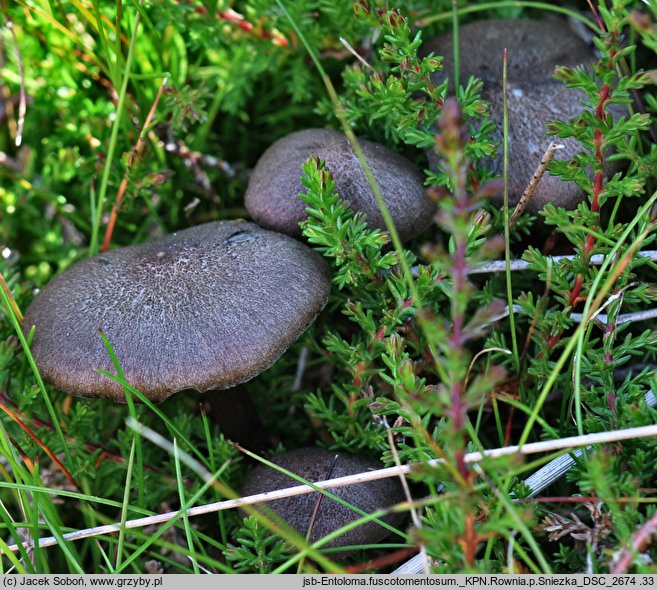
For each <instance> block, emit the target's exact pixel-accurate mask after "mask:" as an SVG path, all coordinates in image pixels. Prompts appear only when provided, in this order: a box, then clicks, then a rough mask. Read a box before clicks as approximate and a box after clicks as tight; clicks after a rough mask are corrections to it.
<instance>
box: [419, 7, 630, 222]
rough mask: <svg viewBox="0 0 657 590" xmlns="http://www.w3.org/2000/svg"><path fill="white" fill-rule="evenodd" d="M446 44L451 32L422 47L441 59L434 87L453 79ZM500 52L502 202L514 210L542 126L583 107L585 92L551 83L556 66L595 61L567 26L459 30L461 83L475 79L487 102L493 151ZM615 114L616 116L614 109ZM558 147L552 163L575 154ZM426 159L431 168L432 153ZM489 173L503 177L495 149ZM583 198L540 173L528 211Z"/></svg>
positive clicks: (522, 23)
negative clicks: (505, 128) (504, 145)
mask: <svg viewBox="0 0 657 590" xmlns="http://www.w3.org/2000/svg"><path fill="white" fill-rule="evenodd" d="M452 45H453V35H452V33H451V32H450V33H445V34H444V35H441V36H439V37H437V38H436V39H434V40H432V41H430V42H429V43H428V44H427V51H431V52H433V53H435V54H436V55H441V56H444V60H443V66H444V67H443V71H442V72H440V74H438V75H436V78H437V81H440V79H441V78H442V77H444V76H448V77H450V79H453V75H452V73H453V71H454V61H453V49H452ZM505 49H506V51H507V55H508V65H507V105H508V113H509V116H508V121H509V143H508V144H509V200H510V202H511V203H512V204H514V205H515V204H516V203H517V201H518V200H519V198H520V197H521V196H522V194H523V192H524V191H525V189H526V188H527V185H528V184H529V182H530V181H531V179H532V176H533V175H534V172H535V171H536V169H537V167H538V166H539V164H540V162H541V158H542V157H543V154H544V153H545V151H546V149H547V148H548V146H549V144H550V141H551V138H549V137H548V136H547V134H546V132H545V125H546V123H548V122H549V121H552V120H555V119H560V120H564V121H568V120H569V119H572V118H573V117H576V116H578V115H579V114H580V112H581V109H582V107H581V103H580V101H581V99H582V98H584V94H583V93H582V92H581V91H580V90H577V89H573V88H566V87H565V86H564V85H563V84H561V83H559V82H557V81H555V80H554V79H553V76H554V70H555V67H556V66H576V65H580V64H590V63H592V62H594V61H595V55H594V53H593V51H592V50H591V48H590V47H589V46H588V45H587V44H586V43H585V42H584V41H583V40H582V39H581V38H580V37H578V36H577V35H576V34H575V33H574V32H573V31H572V30H571V29H570V28H569V27H568V25H567V23H565V22H561V21H560V20H556V19H555V20H551V19H543V20H541V21H537V20H529V19H518V20H484V21H476V22H473V23H469V24H466V25H464V26H463V27H461V29H460V31H459V55H460V67H459V69H460V79H461V80H467V79H468V78H469V77H470V76H475V77H477V78H480V79H481V80H482V81H483V82H484V91H483V95H482V98H484V99H485V100H487V101H489V102H490V109H491V110H490V117H491V120H492V121H493V122H494V123H495V125H496V131H495V133H494V136H493V139H494V141H496V142H499V143H500V145H501V142H502V140H503V135H502V120H503V100H504V96H503V89H502V59H503V53H504V50H505ZM615 114H619V110H618V108H616V109H615ZM558 142H559V143H561V144H562V145H563V149H561V150H559V151H558V152H557V157H558V159H562V160H570V159H571V158H572V157H573V156H575V155H576V154H577V152H578V151H579V150H580V146H579V144H578V142H577V141H576V140H574V139H572V138H568V139H563V140H562V139H559V140H558ZM427 155H428V157H429V160H430V163H431V164H432V165H435V162H436V155H435V154H434V153H433V151H431V152H428V154H427ZM491 170H492V172H493V173H494V174H496V175H501V174H502V172H503V157H502V150H501V149H499V150H498V155H497V157H496V158H495V160H494V161H493V162H492V165H491ZM613 171H615V168H614V164H607V169H606V173H607V174H609V173H611V172H613ZM585 197H586V195H585V193H584V191H582V190H581V189H580V188H579V187H577V185H576V184H575V183H573V182H565V181H563V180H561V179H560V178H558V177H556V176H550V175H549V174H544V175H543V177H542V178H541V180H540V182H539V183H538V186H537V187H536V190H535V192H534V194H533V197H532V199H531V201H530V202H529V205H528V207H527V210H528V211H529V212H531V213H537V212H538V211H540V210H542V209H543V207H544V206H545V205H546V204H547V203H552V204H554V205H555V206H560V207H565V208H567V209H573V208H575V207H576V206H577V204H578V203H580V202H581V201H582V200H584V198H585Z"/></svg>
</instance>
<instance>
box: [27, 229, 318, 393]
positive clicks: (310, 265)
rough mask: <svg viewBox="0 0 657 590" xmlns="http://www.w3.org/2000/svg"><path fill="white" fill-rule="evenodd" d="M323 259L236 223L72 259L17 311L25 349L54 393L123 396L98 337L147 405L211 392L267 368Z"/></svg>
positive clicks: (313, 293)
mask: <svg viewBox="0 0 657 590" xmlns="http://www.w3.org/2000/svg"><path fill="white" fill-rule="evenodd" d="M329 290H330V277H329V271H328V267H327V265H326V263H325V262H324V260H323V259H322V258H321V256H319V255H318V254H317V253H316V252H314V251H313V250H311V249H310V248H308V247H306V246H305V245H303V244H301V243H299V242H297V241H296V240H293V239H291V238H288V237H287V236H282V235H280V234H277V233H274V232H270V231H266V230H264V229H262V228H260V227H258V226H257V225H255V224H252V223H246V222H243V221H220V222H214V223H208V224H204V225H200V226H197V227H193V228H191V229H187V230H184V231H180V232H178V233H174V234H172V235H170V236H167V237H164V238H162V239H159V240H156V241H153V242H149V243H146V244H142V245H138V246H130V247H127V248H119V249H117V250H113V251H110V252H108V253H105V254H100V255H98V256H94V257H93V258H89V259H87V260H83V261H82V262H79V263H78V264H76V265H75V266H73V267H72V268H70V269H69V270H67V271H66V272H64V273H62V274H61V275H60V276H58V277H57V278H55V279H54V280H53V281H51V282H50V283H49V284H48V285H47V286H46V287H45V289H44V290H43V291H42V292H41V293H39V295H37V297H36V298H35V300H34V301H33V302H32V304H31V305H30V307H29V308H28V310H27V313H26V315H25V322H24V330H25V333H26V334H27V333H28V332H29V330H30V329H31V327H32V326H33V325H34V326H35V328H36V329H35V333H34V339H33V342H32V353H33V354H34V357H35V359H36V362H37V365H38V367H39V370H40V372H41V374H42V376H43V377H44V379H46V381H48V382H50V383H52V384H53V385H54V386H56V387H57V388H59V389H62V390H64V391H67V392H69V393H72V394H74V395H79V396H85V397H110V398H113V399H115V400H119V401H122V400H124V399H125V398H124V394H123V391H122V388H121V387H120V385H118V384H117V383H116V382H114V381H113V380H112V379H109V378H108V377H106V376H103V375H101V374H99V373H98V372H97V369H104V370H106V371H110V372H112V373H114V372H115V369H114V366H113V365H112V362H111V360H110V357H109V355H108V352H107V349H106V348H105V346H104V344H103V342H102V339H101V337H100V335H99V330H102V331H103V332H104V333H105V334H106V335H107V337H108V339H109V341H110V343H111V344H112V347H113V349H114V351H115V352H116V355H117V357H118V360H119V362H120V364H121V368H122V370H123V372H124V374H125V377H126V379H127V381H128V382H129V383H130V384H132V385H133V386H134V387H136V388H137V389H138V390H140V391H141V392H142V393H144V394H145V395H146V396H148V397H149V398H150V399H152V400H154V401H160V400H163V399H165V398H167V397H168V396H170V395H171V394H173V393H175V392H176V391H180V390H182V389H196V390H199V391H205V390H207V389H212V388H217V389H223V388H227V387H231V386H233V385H236V384H238V383H242V382H245V381H248V380H249V379H251V378H253V377H255V376H256V375H257V374H258V373H260V372H261V371H263V370H264V369H266V368H268V367H269V366H270V365H272V364H273V363H274V361H276V360H277V359H278V358H279V356H280V355H281V354H282V353H283V352H284V351H285V350H286V349H287V347H288V346H290V344H292V343H293V342H294V341H295V340H296V339H297V338H298V337H299V336H300V335H301V333H302V332H303V331H304V330H305V329H306V328H307V327H308V325H309V324H310V323H311V322H312V321H313V320H314V319H315V317H316V316H317V314H318V313H319V312H320V311H321V310H322V308H323V307H324V305H325V304H326V300H327V298H328V294H329Z"/></svg>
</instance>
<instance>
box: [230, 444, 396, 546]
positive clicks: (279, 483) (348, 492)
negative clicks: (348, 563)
mask: <svg viewBox="0 0 657 590" xmlns="http://www.w3.org/2000/svg"><path fill="white" fill-rule="evenodd" d="M336 455H337V456H338V457H337V460H336V461H335V463H334V458H335V456H336ZM271 461H272V462H273V463H275V464H276V465H279V466H281V467H283V468H284V469H286V470H288V471H291V472H292V473H295V474H296V475H299V476H301V477H303V478H304V479H306V480H307V481H311V482H316V481H323V480H326V479H335V478H338V477H343V476H346V475H352V474H354V473H362V472H365V471H369V470H372V469H381V468H382V467H383V465H381V463H379V462H378V461H372V460H370V459H365V458H363V457H359V456H357V455H350V454H346V453H342V452H337V453H336V452H334V451H327V450H325V449H319V448H315V447H305V448H301V449H295V450H293V451H287V452H285V453H281V454H280V455H277V456H276V457H274V458H273V459H272V460H271ZM329 473H330V477H329ZM295 485H299V482H298V481H296V480H294V479H292V478H291V477H288V476H287V475H284V474H282V473H280V472H279V471H276V470H275V469H273V468H271V467H268V466H267V465H258V466H257V467H256V468H255V469H254V470H253V471H252V472H251V473H250V474H249V476H248V477H247V479H246V481H245V482H244V485H243V486H242V489H241V493H242V495H244V496H246V495H252V494H260V493H263V492H268V491H271V490H278V489H282V488H286V487H291V486H295ZM330 492H331V493H333V494H335V495H336V496H338V497H339V498H341V499H342V500H345V501H346V502H349V503H350V504H352V505H353V506H356V507H358V508H360V509H361V510H363V511H364V512H366V513H367V514H370V513H372V512H374V511H376V510H380V509H382V508H386V507H388V506H392V505H393V504H397V503H399V502H402V501H403V500H404V494H403V490H402V488H401V485H400V483H399V480H398V479H397V478H388V479H380V480H377V481H371V482H366V483H359V484H355V485H350V486H344V487H339V488H333V489H331V490H330ZM317 499H318V494H317V493H311V494H305V495H302V496H293V497H290V498H283V499H281V500H274V501H272V502H267V507H268V508H270V509H271V510H273V511H275V512H276V513H278V515H279V516H280V517H281V518H282V519H283V520H285V521H286V522H287V523H288V524H289V525H290V526H291V527H292V528H294V529H295V530H297V531H298V532H299V533H300V534H301V535H304V536H305V535H306V533H307V532H308V527H309V525H310V521H311V517H312V514H313V511H314V509H315V505H316V504H317ZM358 518H360V515H359V514H358V513H356V512H354V511H353V510H351V509H350V508H347V507H346V506H343V505H342V504H338V503H337V502H336V501H334V500H331V499H330V498H328V497H324V498H323V499H322V503H321V506H320V510H319V513H318V514H317V518H316V520H315V523H314V525H313V530H312V535H311V537H310V541H311V542H314V541H317V540H318V539H321V538H322V537H325V536H326V535H328V534H329V533H332V532H333V531H336V530H337V529H339V528H341V527H343V526H345V525H347V524H349V523H350V522H352V521H354V520H357V519H358ZM403 519H404V514H403V513H393V514H389V515H387V516H385V517H384V518H383V519H382V520H383V521H385V522H387V523H388V524H390V525H392V526H399V525H400V524H401V523H402V521H403ZM388 534H389V531H388V530H387V529H384V528H383V527H382V526H380V525H378V524H376V523H373V522H369V523H366V524H364V525H361V526H359V527H357V528H355V529H352V530H350V531H349V532H347V533H345V534H344V535H341V536H340V537H338V538H337V539H335V540H333V541H330V542H329V543H327V544H326V545H324V547H326V548H329V547H344V546H347V545H360V544H368V543H377V542H379V541H381V540H382V539H385V538H386V537H387V536H388Z"/></svg>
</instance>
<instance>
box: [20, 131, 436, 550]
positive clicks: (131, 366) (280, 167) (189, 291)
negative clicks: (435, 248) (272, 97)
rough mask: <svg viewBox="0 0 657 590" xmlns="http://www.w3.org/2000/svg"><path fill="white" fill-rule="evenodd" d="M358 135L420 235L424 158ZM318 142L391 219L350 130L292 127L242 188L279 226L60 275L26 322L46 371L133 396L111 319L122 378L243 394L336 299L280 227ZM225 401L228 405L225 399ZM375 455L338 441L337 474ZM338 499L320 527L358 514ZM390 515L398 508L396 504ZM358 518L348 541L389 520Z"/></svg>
mask: <svg viewBox="0 0 657 590" xmlns="http://www.w3.org/2000/svg"><path fill="white" fill-rule="evenodd" d="M362 148H363V151H364V152H365V157H366V159H367V161H368V164H369V166H370V167H371V169H372V171H373V173H374V175H375V177H376V180H377V183H378V184H379V186H380V188H381V190H382V194H383V196H384V199H385V201H386V204H387V206H388V207H389V209H390V211H391V214H392V218H393V221H394V222H395V224H396V225H397V226H398V229H399V232H400V234H401V236H402V239H410V238H412V237H414V236H416V235H417V234H419V233H420V232H421V231H423V230H424V229H426V228H427V226H428V225H429V224H430V222H431V213H432V206H431V205H430V204H429V201H428V200H427V198H426V196H425V193H424V189H423V185H422V175H421V173H420V171H419V170H418V169H416V168H415V167H414V166H413V165H412V164H411V163H410V162H408V161H407V160H405V159H404V158H402V157H401V156H399V155H397V154H395V153H393V152H391V151H390V150H388V149H387V148H384V147H383V146H379V145H376V144H374V143H371V142H367V141H364V140H363V141H362ZM310 156H319V157H321V158H323V159H325V160H326V161H327V163H328V167H329V169H330V171H331V172H332V173H333V176H334V178H335V180H336V184H337V186H338V190H339V191H340V193H341V195H342V196H343V197H344V198H346V199H347V200H348V201H349V202H350V203H351V205H352V206H353V207H354V208H356V209H358V210H361V211H363V212H364V213H366V214H367V216H368V220H369V222H370V224H371V225H373V226H375V227H380V228H382V229H384V222H383V218H382V217H381V215H380V213H379V209H378V206H377V203H376V200H375V198H374V195H373V194H372V191H371V190H370V188H369V185H368V183H367V181H366V179H365V176H364V175H363V173H362V171H361V167H360V164H359V162H358V160H357V158H356V157H355V156H354V154H353V152H352V151H351V148H350V147H349V144H348V142H347V140H346V137H345V136H344V135H342V134H340V133H338V132H335V131H328V130H322V129H313V130H308V131H304V132H299V133H295V134H293V135H291V136H289V137H287V138H284V139H283V140H280V141H279V142H277V143H276V144H275V145H274V146H272V147H271V148H270V149H269V150H268V151H267V153H266V154H265V155H264V156H263V157H262V159H261V161H260V162H259V163H258V165H257V166H256V168H255V170H254V171H253V176H252V178H251V182H250V184H249V189H248V193H247V197H246V201H247V207H248V209H249V211H250V213H251V215H252V217H253V218H254V219H255V220H257V221H258V222H259V223H260V224H262V225H263V226H265V227H267V228H272V229H274V230H276V231H270V230H269V229H265V228H263V227H261V226H260V225H256V224H254V223H249V222H245V221H217V222H213V223H206V224H203V225H199V226H196V227H192V228H190V229H186V230H183V231H179V232H176V233H173V234H171V235H169V236H166V237H163V238H160V239H157V240H154V241H151V242H148V243H145V244H141V245H137V246H129V247H125V248H117V249H115V250H112V251H110V252H107V253H102V254H99V255H97V256H94V257H92V258H89V259H87V260H83V261H81V262H79V263H77V264H76V265H74V266H73V267H72V268H70V269H68V270H67V271H65V272H63V273H62V274H61V275H59V276H58V277H56V278H55V279H54V280H53V281H51V282H50V283H49V284H48V285H47V286H46V287H45V288H44V289H43V291H41V292H40V293H39V294H38V295H37V296H36V297H35V299H34V300H33V301H32V303H31V304H30V306H29V307H28V309H27V312H26V314H25V320H24V324H23V329H24V332H25V334H26V335H27V334H29V333H31V331H32V330H33V329H34V334H33V339H32V343H31V348H32V354H33V356H34V358H35V361H36V363H37V366H38V368H39V371H40V372H41V375H42V376H43V378H44V379H45V380H46V381H47V382H49V383H51V384H52V385H54V386H55V387H57V388H58V389H61V390H63V391H66V392H68V393H71V394H73V395H77V396H82V397H105V398H110V399H113V400H116V401H125V393H124V388H123V386H122V385H121V384H120V383H119V382H117V381H115V380H113V379H111V378H109V377H107V376H106V375H105V374H103V373H114V371H115V367H114V366H113V363H112V360H111V355H110V351H109V350H107V346H106V344H105V342H104V340H103V338H101V337H100V334H99V332H102V333H103V334H104V335H105V336H106V340H107V341H108V342H109V343H110V345H111V348H112V350H113V352H114V353H115V356H116V358H117V359H118V362H119V364H120V367H121V371H122V373H123V376H124V377H125V380H126V381H127V382H128V383H129V384H130V385H131V386H132V387H134V388H136V389H137V390H138V391H140V392H141V393H142V394H144V395H145V396H146V397H147V398H148V399H150V400H152V401H155V402H160V401H163V400H165V399H166V398H168V397H169V396H171V395H172V394H174V393H176V392H178V391H181V390H186V389H193V390H197V391H202V392H203V391H208V390H216V389H224V390H230V391H232V395H230V396H227V400H228V401H229V404H228V406H229V407H234V406H235V404H236V403H240V402H239V401H237V402H236V398H240V397H246V393H243V392H242V391H241V390H240V389H236V388H235V386H237V385H239V384H242V383H244V382H246V381H249V380H250V379H252V378H253V377H255V376H256V375H257V374H259V373H260V372H261V371H264V370H265V369H267V368H268V367H269V366H271V365H272V364H273V363H274V362H275V361H276V360H277V359H278V358H279V357H280V356H281V355H282V354H283V352H284V351H285V350H286V349H287V348H288V347H289V346H290V345H291V344H292V343H293V342H294V341H295V340H296V339H297V338H298V337H299V336H300V335H301V333H302V332H303V331H304V330H305V329H306V328H307V327H308V326H309V325H310V324H311V323H312V322H313V321H314V320H315V318H316V317H317V315H318V314H319V313H320V312H321V310H322V309H323V307H324V306H325V304H326V302H327V300H328V296H329V291H330V284H331V279H330V273H329V269H328V265H327V264H326V262H325V261H324V259H323V258H322V257H321V256H320V255H319V254H318V253H317V252H315V251H314V250H312V249H310V248H309V247H308V246H306V245H305V244H303V243H302V242H300V241H298V240H296V239H294V238H293V237H289V236H288V235H284V233H287V234H290V235H292V236H298V235H299V233H300V232H299V227H298V226H299V222H300V221H301V220H303V219H304V218H305V208H304V205H303V202H302V201H301V199H300V198H299V197H298V194H299V192H300V191H301V190H302V189H303V187H302V186H301V184H300V182H299V177H300V175H301V165H302V164H303V163H304V162H305V161H306V160H307V159H308V158H309V157H310ZM280 232H283V233H280ZM231 388H232V389H231ZM217 395H219V394H217ZM247 401H248V400H247ZM240 405H241V404H240ZM216 410H218V411H220V412H221V409H220V407H219V405H218V406H217V408H216ZM230 414H231V416H229V417H228V420H232V421H233V422H239V423H240V424H233V425H231V426H236V427H238V428H236V429H233V430H232V432H238V431H239V432H243V431H244V429H245V428H244V426H245V425H246V429H248V428H249V426H248V425H249V424H253V419H254V416H253V412H252V411H251V409H250V408H249V407H247V406H244V407H242V408H241V412H230ZM236 414H237V415H236ZM222 419H223V420H224V423H225V418H222ZM226 431H231V429H230V428H228V429H226ZM263 438H264V437H263V436H260V438H259V439H257V442H254V443H253V444H254V445H255V446H256V448H257V449H258V450H262V448H264V447H265V446H266V442H265V441H264V440H263ZM249 440H252V441H255V440H256V439H253V438H250V439H249ZM328 455H331V454H330V453H328V452H327V451H322V450H319V449H312V450H310V451H308V450H301V451H291V452H290V453H288V454H286V455H285V456H282V457H281V458H280V460H281V461H282V463H281V464H282V465H285V466H286V467H289V468H292V469H295V471H297V472H298V473H299V475H301V476H302V477H305V478H308V479H312V480H315V479H322V478H323V476H324V475H325V467H326V465H325V463H326V462H325V459H326V457H327V456H328ZM374 467H379V465H375V464H373V463H371V462H369V461H368V460H365V459H361V458H358V457H353V456H346V455H342V454H341V455H340V456H339V461H338V463H337V465H336V466H335V471H334V476H339V475H345V474H348V473H354V472H357V471H363V470H365V469H368V468H374ZM279 479H280V478H279ZM249 481H250V483H247V484H246V487H245V493H250V492H249V491H254V490H255V489H256V488H258V489H260V490H263V489H271V488H272V487H276V485H277V482H276V479H275V478H273V479H272V477H271V474H267V475H263V473H262V470H257V469H256V470H255V471H254V472H253V474H252V475H251V477H250V480H249ZM280 483H281V485H280V486H279V487H282V485H283V482H282V480H280ZM339 493H340V495H341V497H344V498H345V500H347V501H349V502H350V503H352V504H354V505H356V506H358V507H359V508H361V509H362V510H375V509H378V508H381V507H383V506H388V505H391V504H394V503H395V502H397V501H398V500H399V499H400V498H401V495H400V494H401V492H400V488H399V486H398V484H397V483H396V482H393V483H391V482H390V481H387V482H384V483H382V484H377V485H374V486H365V487H363V486H353V487H346V488H343V489H341V490H340V491H339ZM281 502H283V504H277V505H276V506H277V507H283V506H284V505H285V506H291V507H292V511H291V512H290V511H289V510H286V509H283V508H281V514H282V516H283V518H286V519H288V518H289V519H290V520H291V524H292V526H294V527H296V528H303V526H304V523H306V522H307V520H308V519H309V518H310V515H311V513H312V510H310V511H308V510H306V508H308V506H307V505H306V504H303V502H301V503H298V502H292V503H291V504H288V503H285V502H284V501H281ZM332 504H335V503H331V502H327V503H326V504H325V507H324V508H323V510H322V513H321V517H320V519H319V521H318V522H317V526H316V527H315V529H314V530H315V537H314V538H317V537H318V536H324V535H326V534H327V533H329V532H331V531H332V530H335V529H336V528H338V527H340V526H343V525H344V524H346V523H348V522H350V520H353V518H354V517H355V516H354V513H353V511H350V510H345V508H344V507H343V506H340V505H337V504H336V505H332ZM389 520H390V522H393V521H394V522H398V521H399V517H398V516H396V517H390V519H389ZM358 531H360V532H359V533H358V535H356V536H354V534H353V533H350V534H346V535H344V536H343V537H341V538H340V539H339V540H338V541H339V544H345V543H347V544H349V543H359V542H375V541H377V540H379V539H381V538H383V537H384V536H385V535H387V533H388V531H387V530H386V529H384V528H382V527H380V526H379V525H374V524H368V525H364V526H362V527H359V528H358ZM361 535H364V537H363V536H361ZM334 545H335V543H334V544H332V545H331V546H334Z"/></svg>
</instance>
